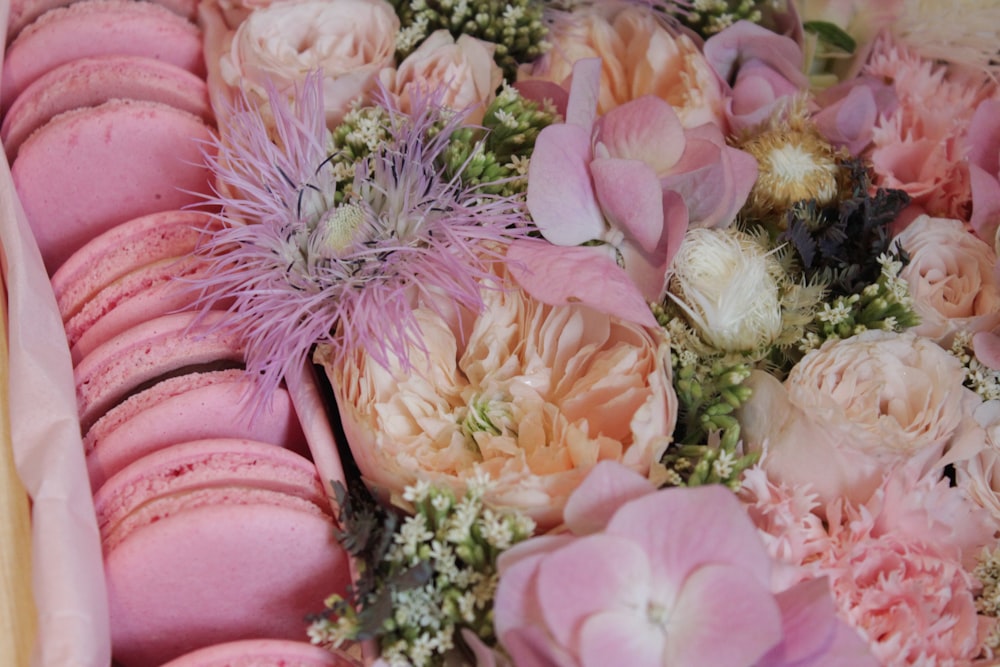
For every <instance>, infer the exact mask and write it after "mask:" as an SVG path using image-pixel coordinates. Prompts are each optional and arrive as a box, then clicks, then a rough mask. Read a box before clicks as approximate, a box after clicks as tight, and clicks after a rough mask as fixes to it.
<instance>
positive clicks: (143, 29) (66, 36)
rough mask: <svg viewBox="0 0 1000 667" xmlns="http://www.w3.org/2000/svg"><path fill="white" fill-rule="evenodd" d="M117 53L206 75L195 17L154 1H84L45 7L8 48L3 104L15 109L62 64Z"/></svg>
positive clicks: (0, 88)
mask: <svg viewBox="0 0 1000 667" xmlns="http://www.w3.org/2000/svg"><path fill="white" fill-rule="evenodd" d="M111 54H119V55H135V56H145V57H147V58H155V59H157V60H163V61H165V62H168V63H171V64H173V65H176V66H178V67H180V68H182V69H186V70H188V71H190V72H191V73H193V74H195V75H197V76H200V77H204V76H205V59H204V53H203V51H202V39H201V31H200V30H199V29H198V27H197V26H196V25H195V24H193V23H192V22H191V21H188V20H187V19H185V18H184V17H181V16H178V15H177V14H175V13H173V12H172V11H170V10H169V9H166V8H164V7H162V6H160V5H157V4H154V3H151V2H135V1H134V0H80V1H79V2H74V3H73V4H71V5H69V6H66V7H58V8H55V9H51V10H49V11H47V12H45V13H44V14H42V15H41V16H39V17H38V18H37V19H36V20H35V21H34V22H33V23H31V24H30V25H28V26H27V27H25V28H24V29H23V30H21V32H20V33H19V34H18V36H17V38H16V39H15V40H14V41H13V42H11V44H10V45H9V46H8V47H7V53H6V56H5V58H4V62H3V77H2V80H0V106H2V107H3V108H4V109H9V108H10V105H11V104H13V102H14V100H15V99H16V98H17V97H18V96H19V95H20V94H21V92H22V91H23V90H24V89H25V88H26V87H27V86H28V85H29V84H30V83H31V82H32V81H34V80H35V79H37V78H39V77H40V76H42V75H43V74H45V73H46V72H48V71H49V70H52V69H54V68H56V67H58V66H59V65H63V64H65V63H68V62H70V61H72V60H77V59H79V58H86V57H89V56H99V55H111Z"/></svg>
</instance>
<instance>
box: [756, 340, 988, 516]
mask: <svg viewBox="0 0 1000 667" xmlns="http://www.w3.org/2000/svg"><path fill="white" fill-rule="evenodd" d="M963 380H964V374H963V369H962V365H961V363H960V362H959V361H958V359H956V358H955V357H954V356H952V355H951V354H949V353H948V352H946V351H945V350H944V349H942V348H941V347H940V346H938V345H937V344H935V343H934V342H932V341H930V340H928V339H926V338H922V337H918V336H915V335H913V334H909V333H907V334H893V333H889V332H883V331H868V332H865V333H862V334H859V335H857V336H854V337H852V338H848V339H845V340H835V341H828V342H827V343H825V344H824V345H823V346H822V347H821V348H820V349H818V350H813V351H812V352H810V353H809V354H807V355H806V356H805V357H804V358H803V359H802V360H801V361H800V362H799V363H798V364H797V365H796V366H795V367H794V368H792V370H791V372H790V373H789V375H788V378H787V379H786V381H785V383H784V384H782V383H780V382H779V381H778V380H777V379H775V378H774V377H773V376H772V375H769V374H767V373H764V372H761V371H755V372H754V374H753V375H752V376H751V378H750V380H749V381H748V384H749V386H751V387H752V389H753V396H752V397H751V399H750V400H749V401H748V402H747V403H746V404H744V406H743V407H742V409H741V411H740V423H741V426H742V427H743V436H744V441H745V442H746V443H747V445H748V446H749V447H750V448H751V449H755V450H757V451H761V450H763V458H762V459H761V465H762V466H763V468H764V469H765V470H766V471H767V473H768V476H769V477H771V478H772V479H773V480H775V481H777V482H780V483H785V484H793V485H798V484H811V485H812V490H813V491H815V492H816V494H817V496H818V498H819V500H820V501H821V503H824V504H825V503H827V502H830V501H832V500H834V499H836V498H845V499H847V500H850V501H852V502H856V503H863V502H865V501H866V500H867V499H868V498H869V497H870V496H871V494H872V493H873V492H874V490H875V489H876V488H877V487H878V485H879V483H880V482H881V481H882V477H883V475H885V474H886V473H887V472H889V471H891V470H892V469H894V468H895V467H897V466H900V465H903V464H907V463H910V462H914V463H913V465H917V466H919V467H921V468H923V469H925V470H929V469H933V468H934V467H935V466H938V465H940V464H941V459H942V456H943V455H944V453H945V449H946V447H948V446H949V445H950V444H951V443H952V440H953V439H954V438H957V437H958V436H963V437H964V436H965V433H966V432H965V430H964V427H965V424H966V422H967V421H968V420H969V419H971V417H970V415H971V407H970V405H971V401H973V400H978V398H977V397H976V396H975V395H974V394H972V392H971V391H969V390H967V389H965V388H964V387H963V386H962V382H963ZM960 427H961V428H960ZM963 442H964V441H963Z"/></svg>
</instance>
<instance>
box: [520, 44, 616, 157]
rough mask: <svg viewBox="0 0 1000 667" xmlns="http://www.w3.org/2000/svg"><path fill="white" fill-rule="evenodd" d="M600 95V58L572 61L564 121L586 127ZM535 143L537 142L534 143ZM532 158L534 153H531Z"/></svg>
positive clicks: (591, 122) (588, 125) (592, 122)
mask: <svg viewBox="0 0 1000 667" xmlns="http://www.w3.org/2000/svg"><path fill="white" fill-rule="evenodd" d="M600 96H601V59H600V58H581V59H580V60H577V61H576V62H575V63H573V76H572V81H571V82H570V87H569V101H568V102H567V104H566V122H567V123H570V124H572V125H578V126H580V127H583V128H586V130H587V132H588V133H589V132H590V129H591V128H592V127H593V125H594V120H595V119H596V118H597V100H598V98H600ZM536 145H537V144H536ZM532 159H534V155H532Z"/></svg>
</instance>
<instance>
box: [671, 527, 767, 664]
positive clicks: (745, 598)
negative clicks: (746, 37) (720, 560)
mask: <svg viewBox="0 0 1000 667" xmlns="http://www.w3.org/2000/svg"><path fill="white" fill-rule="evenodd" d="M695 539H697V538H695V537H694V536H693V535H692V540H695ZM780 641H781V614H780V612H779V610H778V605H777V603H776V602H775V600H774V596H773V595H772V594H771V592H770V591H769V590H768V589H767V587H766V585H762V584H761V583H760V582H758V581H755V580H753V579H752V578H749V577H747V576H746V575H745V573H743V572H742V571H741V570H740V569H739V568H737V567H733V566H727V565H706V566H704V567H701V568H698V569H697V570H695V571H694V572H692V573H691V575H690V576H689V577H687V579H686V580H685V581H684V586H683V588H682V589H681V591H680V594H679V595H678V597H677V603H676V605H675V607H674V608H673V609H672V610H671V614H670V623H669V627H668V628H667V648H666V656H665V660H664V661H663V664H667V665H670V667H703V666H704V665H712V667H746V666H747V665H752V664H754V662H756V661H757V660H758V659H759V658H760V657H761V656H762V655H764V654H765V653H767V651H768V650H769V649H770V648H771V647H772V646H774V645H775V644H777V643H778V642H780Z"/></svg>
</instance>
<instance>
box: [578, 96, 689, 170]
mask: <svg viewBox="0 0 1000 667" xmlns="http://www.w3.org/2000/svg"><path fill="white" fill-rule="evenodd" d="M597 141H598V142H599V143H600V144H601V145H603V147H604V149H605V150H606V151H607V156H608V157H617V158H625V159H632V160H642V161H643V162H645V163H646V164H648V165H649V166H650V167H651V168H652V169H653V171H654V172H656V173H657V174H663V173H666V172H667V171H668V170H670V169H671V168H672V167H673V166H674V165H675V164H676V163H677V161H678V160H680V159H681V155H682V154H683V153H684V145H685V143H686V139H685V138H684V128H683V127H682V126H681V121H680V119H679V118H678V117H677V114H676V113H675V112H674V110H673V108H672V107H671V106H670V105H669V104H667V103H666V102H664V101H663V100H661V99H660V98H658V97H652V96H645V97H641V98H639V99H637V100H633V101H631V102H626V103H625V104H623V105H621V106H620V107H617V108H615V109H613V110H612V111H609V112H608V114H607V115H606V116H604V117H603V118H601V120H600V121H599V125H598V134H597Z"/></svg>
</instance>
